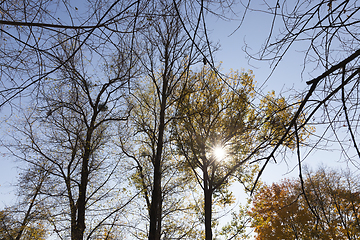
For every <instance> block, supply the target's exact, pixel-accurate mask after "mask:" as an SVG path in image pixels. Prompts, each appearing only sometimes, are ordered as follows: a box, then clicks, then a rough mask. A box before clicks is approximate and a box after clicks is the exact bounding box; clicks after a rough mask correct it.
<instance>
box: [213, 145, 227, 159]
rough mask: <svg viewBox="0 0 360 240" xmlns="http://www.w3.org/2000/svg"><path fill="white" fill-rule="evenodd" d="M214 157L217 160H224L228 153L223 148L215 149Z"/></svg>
mask: <svg viewBox="0 0 360 240" xmlns="http://www.w3.org/2000/svg"><path fill="white" fill-rule="evenodd" d="M214 155H215V157H216V159H217V160H222V159H223V158H224V157H225V155H226V151H225V149H224V148H223V147H216V148H214Z"/></svg>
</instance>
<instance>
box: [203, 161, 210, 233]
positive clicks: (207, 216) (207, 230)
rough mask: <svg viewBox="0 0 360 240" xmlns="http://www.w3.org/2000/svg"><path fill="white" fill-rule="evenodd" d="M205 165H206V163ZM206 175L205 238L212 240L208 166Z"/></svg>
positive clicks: (205, 170)
mask: <svg viewBox="0 0 360 240" xmlns="http://www.w3.org/2000/svg"><path fill="white" fill-rule="evenodd" d="M204 166H205V165H204ZM203 175H204V176H203V177H204V214H205V240H212V229H211V218H212V189H211V184H209V176H208V172H207V167H206V168H205V169H204V171H203Z"/></svg>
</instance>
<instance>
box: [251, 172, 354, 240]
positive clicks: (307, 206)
mask: <svg viewBox="0 0 360 240" xmlns="http://www.w3.org/2000/svg"><path fill="white" fill-rule="evenodd" d="M359 187H360V186H359V184H358V179H357V177H356V176H354V175H352V174H350V173H349V172H340V171H334V170H328V169H324V168H321V169H319V170H318V171H316V172H315V173H313V172H310V171H308V172H307V174H306V179H304V184H303V185H302V184H301V182H300V180H289V179H286V180H283V181H282V182H280V183H274V184H272V185H270V186H268V185H264V186H263V187H262V188H261V190H260V191H259V192H258V193H257V194H256V196H255V198H254V200H253V207H252V209H251V211H250V212H249V214H250V216H251V217H252V218H253V221H252V226H253V227H254V229H255V232H256V234H257V236H256V239H358V238H359V236H360V229H359V217H360V208H359V203H360V196H359V194H358V193H359Z"/></svg>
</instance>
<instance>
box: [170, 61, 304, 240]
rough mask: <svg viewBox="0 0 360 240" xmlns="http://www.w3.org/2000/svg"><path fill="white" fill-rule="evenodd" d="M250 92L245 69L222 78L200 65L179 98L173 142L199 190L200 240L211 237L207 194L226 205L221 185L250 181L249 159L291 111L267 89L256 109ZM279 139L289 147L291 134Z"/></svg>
mask: <svg viewBox="0 0 360 240" xmlns="http://www.w3.org/2000/svg"><path fill="white" fill-rule="evenodd" d="M225 83H226V84H225ZM254 94H255V89H254V76H253V74H252V72H251V71H249V72H242V73H239V72H231V73H230V74H228V75H227V77H226V78H225V79H222V78H220V77H219V76H218V75H217V73H216V71H214V70H213V69H211V68H210V67H206V66H205V67H203V68H202V70H201V71H200V72H198V73H195V72H190V76H189V83H188V85H187V87H186V89H184V91H183V96H181V100H180V101H179V108H178V111H177V121H175V122H174V129H175V132H176V141H177V146H178V149H179V153H180V155H182V156H183V157H184V158H185V161H186V164H187V167H188V169H189V170H190V171H191V172H192V174H194V176H195V178H196V180H197V182H198V183H199V185H200V186H201V188H202V191H203V198H204V210H203V214H204V223H205V235H206V236H205V239H209V240H211V239H212V237H213V236H212V235H213V234H212V224H213V223H212V212H213V210H212V206H213V202H214V199H213V196H216V197H217V198H218V197H220V198H222V200H221V202H222V203H223V204H225V205H226V204H227V203H231V200H232V197H231V192H228V191H227V187H228V186H229V184H230V182H231V179H232V178H233V177H236V178H237V179H239V180H240V181H241V182H243V183H245V184H249V182H252V177H253V176H254V175H253V174H254V169H253V168H255V169H256V164H254V166H252V165H250V162H251V161H255V162H256V160H255V159H256V158H260V157H259V156H260V151H264V152H265V151H266V149H267V147H269V146H271V145H272V144H273V142H275V141H277V139H278V137H279V135H281V133H283V132H284V130H285V126H286V125H287V124H288V122H287V119H288V118H289V117H291V116H292V114H293V112H292V108H291V107H290V106H288V105H287V104H286V101H285V100H284V99H283V98H276V97H275V96H274V94H273V93H272V94H269V95H268V96H266V97H265V98H264V99H263V100H262V101H261V104H260V106H259V108H258V109H257V108H256V107H255V104H254V103H253V102H252V100H253V96H254ZM305 135H306V133H305V132H303V133H302V134H301V136H302V137H304V136H305ZM285 143H286V144H287V145H288V146H289V147H294V144H293V138H291V137H290V138H288V139H287V140H286V141H285ZM253 163H254V162H253Z"/></svg>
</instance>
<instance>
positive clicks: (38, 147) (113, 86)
mask: <svg viewBox="0 0 360 240" xmlns="http://www.w3.org/2000/svg"><path fill="white" fill-rule="evenodd" d="M78 44H79V43H78V42H77V41H76V40H73V41H66V42H61V43H60V45H59V48H58V49H57V51H58V52H57V53H58V57H57V60H58V61H59V62H60V63H62V62H63V61H67V62H66V63H65V64H64V65H63V68H62V72H61V74H59V75H58V78H56V79H47V80H46V81H45V80H44V84H43V85H42V88H41V91H40V92H39V93H38V95H37V97H36V98H35V99H34V100H33V103H32V104H31V106H30V108H29V109H28V110H27V111H25V112H24V119H25V121H21V122H20V123H19V124H14V125H13V127H14V129H15V130H16V132H17V133H16V134H15V135H14V136H13V140H14V142H15V143H14V145H13V146H10V147H12V148H10V149H11V150H13V151H14V154H15V156H16V157H17V158H18V159H20V160H22V161H24V162H25V163H27V164H29V168H28V169H27V170H25V171H26V172H29V173H30V172H32V171H34V170H35V171H36V170H37V169H39V170H41V171H43V172H45V173H46V175H47V179H46V181H45V182H44V183H43V184H42V186H41V187H40V190H39V197H41V198H42V201H43V204H44V205H45V206H46V207H47V208H48V209H47V211H48V212H49V213H51V215H50V216H48V217H47V220H48V221H50V223H51V224H52V225H53V228H54V231H55V232H56V234H58V235H59V237H64V236H66V237H71V239H74V240H80V239H81V240H82V239H84V237H87V238H90V237H91V236H93V235H96V234H97V232H98V231H99V230H101V227H102V226H103V224H105V223H106V222H107V221H110V220H111V219H112V218H113V217H115V216H116V215H117V212H119V211H120V210H121V209H122V207H123V206H122V204H123V203H122V202H121V201H119V202H118V203H115V204H113V205H112V207H110V206H111V205H110V204H111V203H110V202H108V199H109V198H110V196H111V195H113V194H115V191H114V190H115V189H118V190H119V189H121V188H120V181H119V180H118V179H116V175H115V173H116V171H117V166H118V165H119V161H120V160H121V157H120V156H119V155H118V154H117V153H115V152H114V151H112V150H113V149H112V147H111V145H109V143H111V141H112V139H113V137H114V135H113V134H111V129H112V128H113V123H114V122H119V121H125V120H126V119H127V116H128V110H127V108H126V106H125V97H124V94H126V92H127V86H128V82H129V74H128V69H129V67H128V66H129V65H128V64H129V61H128V58H127V56H126V55H124V53H122V52H120V51H119V52H118V54H117V55H116V56H115V58H114V59H113V61H112V65H109V66H105V69H106V70H107V71H106V74H107V75H103V76H102V77H101V76H100V75H98V76H99V79H94V78H93V77H94V75H93V76H92V77H89V76H88V75H87V73H86V66H87V64H88V63H87V61H85V59H84V58H83V56H82V55H81V54H76V55H74V56H73V57H70V56H71V55H73V53H74V51H75V50H76V49H77V46H78ZM120 48H121V46H120V45H119V49H120ZM69 59H70V60H69ZM101 78H105V79H101ZM23 139H24V140H23ZM13 147H15V148H17V150H16V151H15V150H14V149H13ZM105 149H106V150H107V151H106V152H104V151H105ZM33 174H36V173H35V172H33ZM114 197H116V195H114ZM104 203H106V204H107V205H106V206H103V204H104ZM95 212H96V214H94V213H95ZM90 222H91V225H92V227H88V228H86V224H87V223H90ZM88 226H90V225H89V224H88ZM85 229H87V232H85ZM68 233H70V236H68V235H67V234H68Z"/></svg>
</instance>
